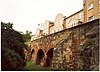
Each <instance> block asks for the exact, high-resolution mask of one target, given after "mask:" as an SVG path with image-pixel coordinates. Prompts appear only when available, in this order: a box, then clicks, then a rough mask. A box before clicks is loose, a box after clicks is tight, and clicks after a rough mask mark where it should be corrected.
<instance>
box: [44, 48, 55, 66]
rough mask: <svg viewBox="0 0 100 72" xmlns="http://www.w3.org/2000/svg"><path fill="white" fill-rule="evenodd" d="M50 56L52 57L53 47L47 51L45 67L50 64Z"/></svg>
mask: <svg viewBox="0 0 100 72" xmlns="http://www.w3.org/2000/svg"><path fill="white" fill-rule="evenodd" d="M52 58H53V48H51V49H50V50H49V51H48V52H47V59H46V64H45V67H50V66H51V64H52Z"/></svg>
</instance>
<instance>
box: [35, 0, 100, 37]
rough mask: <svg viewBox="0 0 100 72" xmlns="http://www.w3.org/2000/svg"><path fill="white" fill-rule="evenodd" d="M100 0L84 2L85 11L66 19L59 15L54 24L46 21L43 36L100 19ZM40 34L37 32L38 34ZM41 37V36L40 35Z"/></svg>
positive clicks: (86, 0) (82, 10) (85, 0)
mask: <svg viewBox="0 0 100 72" xmlns="http://www.w3.org/2000/svg"><path fill="white" fill-rule="evenodd" d="M99 7H100V0H83V9H81V10H79V11H78V12H76V13H74V14H72V15H70V16H68V17H66V16H63V15H62V14H58V15H57V16H56V18H55V21H54V22H51V21H48V20H45V22H44V24H43V34H44V35H49V34H52V33H55V32H59V31H62V30H64V29H67V28H71V27H74V26H77V25H79V24H82V23H86V22H89V21H92V20H95V19H98V18H100V9H99ZM37 33H38V32H36V34H37ZM39 35H41V34H39Z"/></svg>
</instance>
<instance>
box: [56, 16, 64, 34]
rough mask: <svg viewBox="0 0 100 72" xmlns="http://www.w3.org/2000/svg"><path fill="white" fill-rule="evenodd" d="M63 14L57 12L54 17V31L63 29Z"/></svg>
mask: <svg viewBox="0 0 100 72" xmlns="http://www.w3.org/2000/svg"><path fill="white" fill-rule="evenodd" d="M63 20H64V18H63V15H62V14H58V15H57V16H56V18H55V21H54V30H55V32H58V31H61V30H63Z"/></svg>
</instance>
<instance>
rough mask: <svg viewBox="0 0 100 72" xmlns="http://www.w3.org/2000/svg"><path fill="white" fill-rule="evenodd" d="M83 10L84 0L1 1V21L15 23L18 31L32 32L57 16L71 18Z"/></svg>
mask: <svg viewBox="0 0 100 72" xmlns="http://www.w3.org/2000/svg"><path fill="white" fill-rule="evenodd" d="M82 8H83V0H1V21H3V22H6V23H7V22H11V23H13V24H14V25H13V27H14V29H15V30H17V31H22V32H25V31H26V30H29V31H32V33H33V34H35V31H36V28H37V27H38V24H41V23H42V24H43V23H44V21H45V20H49V21H54V20H55V17H56V16H57V14H59V13H61V14H63V15H64V16H69V15H71V14H73V13H75V12H77V11H79V10H81V9H82Z"/></svg>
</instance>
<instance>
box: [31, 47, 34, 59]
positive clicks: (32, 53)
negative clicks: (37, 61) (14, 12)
mask: <svg viewBox="0 0 100 72" xmlns="http://www.w3.org/2000/svg"><path fill="white" fill-rule="evenodd" d="M33 53H34V49H33V50H32V52H31V56H30V60H31V59H32V55H33Z"/></svg>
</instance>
